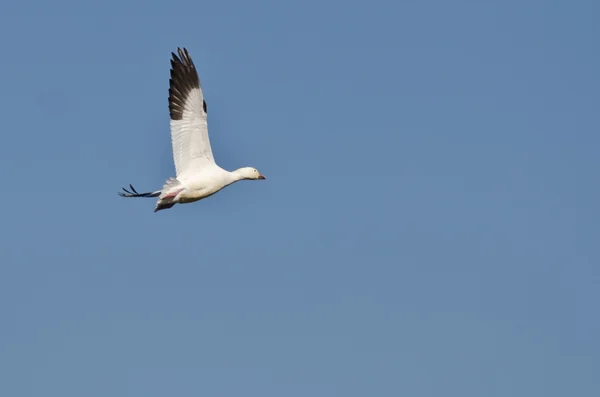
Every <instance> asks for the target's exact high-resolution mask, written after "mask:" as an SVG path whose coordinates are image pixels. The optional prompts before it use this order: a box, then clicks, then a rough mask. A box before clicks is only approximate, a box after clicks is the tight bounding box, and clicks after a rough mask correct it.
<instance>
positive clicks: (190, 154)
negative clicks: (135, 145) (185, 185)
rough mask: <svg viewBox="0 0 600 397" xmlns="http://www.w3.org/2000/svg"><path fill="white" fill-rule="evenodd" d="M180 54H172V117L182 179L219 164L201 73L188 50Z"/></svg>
mask: <svg viewBox="0 0 600 397" xmlns="http://www.w3.org/2000/svg"><path fill="white" fill-rule="evenodd" d="M177 53H178V54H179V56H177V55H175V54H174V53H172V55H173V59H172V60H171V79H170V80H169V113H170V115H171V143H172V145H173V161H174V162H175V171H176V173H177V176H178V177H179V176H181V175H183V174H189V173H194V172H197V171H198V170H199V169H201V168H203V167H205V166H207V165H209V164H214V162H215V160H214V158H213V154H212V149H211V147H210V139H209V138H208V126H207V123H206V102H205V101H204V96H203V95H202V88H201V87H200V79H199V78H198V72H196V67H195V66H194V63H193V62H192V58H191V57H190V54H189V53H188V51H187V50H186V49H185V48H184V49H183V50H182V49H180V48H177Z"/></svg>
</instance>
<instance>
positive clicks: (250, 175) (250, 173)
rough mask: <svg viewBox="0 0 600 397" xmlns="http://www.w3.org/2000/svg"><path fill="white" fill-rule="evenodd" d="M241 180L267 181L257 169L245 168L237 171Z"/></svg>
mask: <svg viewBox="0 0 600 397" xmlns="http://www.w3.org/2000/svg"><path fill="white" fill-rule="evenodd" d="M236 173H238V174H239V176H240V177H241V179H266V178H265V177H264V175H262V174H261V173H260V172H258V170H257V169H256V168H252V167H244V168H240V169H239V170H237V171H236Z"/></svg>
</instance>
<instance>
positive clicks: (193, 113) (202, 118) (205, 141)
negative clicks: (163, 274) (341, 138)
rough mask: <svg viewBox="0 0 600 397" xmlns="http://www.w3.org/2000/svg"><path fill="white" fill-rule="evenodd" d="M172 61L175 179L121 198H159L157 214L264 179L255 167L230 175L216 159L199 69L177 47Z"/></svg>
mask: <svg viewBox="0 0 600 397" xmlns="http://www.w3.org/2000/svg"><path fill="white" fill-rule="evenodd" d="M177 52H178V53H179V57H178V56H177V55H175V54H174V53H171V54H172V55H173V59H172V60H171V79H170V80H169V113H170V115H171V143H172V145H173V160H174V162H175V173H176V177H175V178H169V179H168V180H167V181H166V182H165V184H164V186H163V188H162V189H161V190H157V191H155V192H147V193H138V192H137V191H136V190H135V189H134V188H133V186H131V185H129V187H130V188H131V191H129V190H127V189H125V188H123V191H124V192H119V195H120V196H122V197H158V201H157V202H156V207H155V209H154V212H156V211H160V210H164V209H167V208H171V207H173V206H174V205H175V204H184V203H192V202H194V201H198V200H202V199H203V198H206V197H209V196H212V195H213V194H215V193H217V192H218V191H219V190H221V189H223V188H224V187H226V186H229V185H231V184H232V183H234V182H237V181H241V180H243V179H252V180H255V179H265V177H264V176H263V175H261V173H260V172H258V171H257V170H256V168H252V167H243V168H240V169H237V170H235V171H233V172H229V171H226V170H224V169H223V168H221V167H219V166H218V165H217V164H216V163H215V160H214V158H213V154H212V149H211V147H210V140H209V138H208V127H207V124H206V101H204V96H203V94H202V88H201V87H200V79H199V78H198V73H197V72H196V67H195V66H194V63H193V62H192V58H191V57H190V54H189V53H188V51H187V50H186V49H185V48H184V49H183V50H181V49H180V48H177Z"/></svg>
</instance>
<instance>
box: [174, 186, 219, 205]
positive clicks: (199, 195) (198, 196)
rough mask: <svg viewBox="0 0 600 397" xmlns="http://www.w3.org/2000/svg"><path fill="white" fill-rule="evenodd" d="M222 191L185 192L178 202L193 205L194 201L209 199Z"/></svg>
mask: <svg viewBox="0 0 600 397" xmlns="http://www.w3.org/2000/svg"><path fill="white" fill-rule="evenodd" d="M219 190H221V189H216V190H215V189H203V190H193V191H185V190H184V191H183V192H181V194H180V195H179V197H178V198H177V202H179V203H181V204H184V203H193V202H194V201H198V200H202V199H203V198H207V197H209V196H212V195H213V194H215V193H216V192H218V191H219Z"/></svg>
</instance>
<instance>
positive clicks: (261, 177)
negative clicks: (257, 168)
mask: <svg viewBox="0 0 600 397" xmlns="http://www.w3.org/2000/svg"><path fill="white" fill-rule="evenodd" d="M258 179H267V178H265V176H264V175H259V176H258Z"/></svg>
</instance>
